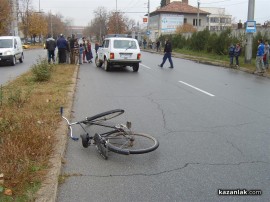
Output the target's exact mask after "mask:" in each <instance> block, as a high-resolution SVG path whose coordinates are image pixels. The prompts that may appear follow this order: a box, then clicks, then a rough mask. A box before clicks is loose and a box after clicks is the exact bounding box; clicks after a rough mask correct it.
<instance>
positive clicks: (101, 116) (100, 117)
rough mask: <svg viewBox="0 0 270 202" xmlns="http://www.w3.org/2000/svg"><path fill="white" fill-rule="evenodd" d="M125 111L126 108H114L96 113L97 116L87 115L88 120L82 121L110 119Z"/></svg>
mask: <svg viewBox="0 0 270 202" xmlns="http://www.w3.org/2000/svg"><path fill="white" fill-rule="evenodd" d="M124 112H125V110H123V109H114V110H110V111H106V112H103V113H100V114H96V115H95V116H91V117H86V120H84V121H82V122H83V123H87V122H91V121H95V122H101V121H107V120H110V119H112V118H115V117H117V116H120V115H121V114H123V113H124Z"/></svg>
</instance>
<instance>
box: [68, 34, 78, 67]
mask: <svg viewBox="0 0 270 202" xmlns="http://www.w3.org/2000/svg"><path fill="white" fill-rule="evenodd" d="M75 41H76V39H75V35H74V34H72V35H71V38H70V40H69V46H70V63H71V64H75V55H74V45H75Z"/></svg>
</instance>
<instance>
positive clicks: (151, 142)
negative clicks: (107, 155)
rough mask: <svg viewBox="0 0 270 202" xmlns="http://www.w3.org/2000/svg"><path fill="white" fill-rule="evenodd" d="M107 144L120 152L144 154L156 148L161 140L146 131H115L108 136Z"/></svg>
mask: <svg viewBox="0 0 270 202" xmlns="http://www.w3.org/2000/svg"><path fill="white" fill-rule="evenodd" d="M106 141H107V143H106V146H107V147H108V149H109V150H110V151H112V152H116V153H119V154H126V155H127V154H144V153H148V152H152V151H154V150H156V149H157V148H158V146H159V142H158V140H157V139H156V138H154V137H152V136H151V135H148V134H145V133H132V134H128V135H127V134H125V133H124V132H115V133H113V134H111V135H110V136H108V137H106Z"/></svg>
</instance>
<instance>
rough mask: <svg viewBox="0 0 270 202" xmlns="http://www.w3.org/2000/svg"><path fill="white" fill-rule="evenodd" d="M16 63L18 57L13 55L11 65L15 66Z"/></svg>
mask: <svg viewBox="0 0 270 202" xmlns="http://www.w3.org/2000/svg"><path fill="white" fill-rule="evenodd" d="M15 64H16V57H15V55H14V56H13V59H12V61H11V66H14V65H15Z"/></svg>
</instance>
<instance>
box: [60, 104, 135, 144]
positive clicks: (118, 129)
mask: <svg viewBox="0 0 270 202" xmlns="http://www.w3.org/2000/svg"><path fill="white" fill-rule="evenodd" d="M60 111H61V117H62V118H63V119H65V120H66V122H67V124H68V127H69V130H70V133H69V136H70V138H71V139H72V140H74V141H78V140H79V138H78V137H75V136H73V130H72V126H73V125H80V126H81V128H82V129H83V130H84V132H86V133H87V134H88V132H87V130H86V129H85V128H84V127H83V126H82V124H83V123H84V122H87V125H90V126H91V125H96V126H102V127H105V128H111V129H114V130H111V131H109V132H105V133H101V134H99V135H100V136H102V137H108V136H109V135H111V134H113V133H115V132H123V133H124V134H126V135H128V134H129V133H130V132H131V131H130V128H131V122H127V124H126V125H124V124H117V125H115V126H109V125H106V124H102V123H100V122H96V121H87V119H86V120H84V121H77V122H70V121H69V120H68V119H67V118H66V117H64V116H63V107H61V108H60Z"/></svg>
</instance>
